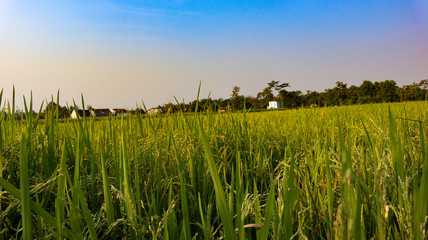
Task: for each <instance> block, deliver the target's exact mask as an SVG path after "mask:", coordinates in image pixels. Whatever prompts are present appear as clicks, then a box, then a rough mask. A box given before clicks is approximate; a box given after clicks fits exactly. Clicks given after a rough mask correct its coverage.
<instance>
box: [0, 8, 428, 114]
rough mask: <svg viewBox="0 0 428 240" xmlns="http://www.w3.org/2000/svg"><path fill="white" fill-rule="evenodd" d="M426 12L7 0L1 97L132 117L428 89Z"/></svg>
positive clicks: (1, 30) (0, 22)
mask: <svg viewBox="0 0 428 240" xmlns="http://www.w3.org/2000/svg"><path fill="white" fill-rule="evenodd" d="M427 13H428V1H426V0H416V1H404V0H402V1H398V0H389V1H368V0H364V1H186V0H182V1H168V2H166V1H144V2H142V1H130V2H128V3H126V2H123V1H12V0H0V79H1V81H0V84H1V85H0V88H4V89H5V92H6V96H7V97H10V94H11V89H12V86H13V85H15V87H16V89H17V95H18V96H20V95H23V94H25V95H27V96H28V95H29V92H30V91H31V90H32V91H33V95H34V97H35V100H36V102H41V101H42V100H43V99H45V98H50V95H51V94H55V93H56V92H57V90H58V89H60V92H61V100H62V104H65V102H68V103H71V101H72V99H73V98H74V99H76V100H77V99H80V94H81V93H83V94H84V96H85V101H86V103H88V104H91V105H93V106H94V107H127V108H133V107H135V105H136V103H137V102H138V103H139V102H141V100H143V101H144V102H145V103H146V104H147V105H148V106H157V105H159V104H163V103H166V102H169V101H173V99H174V96H176V97H177V98H179V99H183V98H184V99H185V101H190V100H193V99H194V98H195V95H196V92H197V87H198V83H199V81H202V90H203V91H202V94H203V96H207V95H208V93H209V92H210V91H211V94H212V96H213V97H223V98H227V97H229V96H230V93H231V91H232V87H233V86H235V85H237V86H240V87H241V93H242V94H244V95H253V96H254V95H256V94H257V92H258V91H260V90H261V89H262V88H263V87H265V85H266V83H267V82H269V81H271V80H277V81H281V82H289V83H290V84H291V86H292V87H291V89H292V90H301V91H303V92H305V91H306V90H317V91H322V90H324V89H326V88H330V87H333V86H334V85H335V82H336V81H343V82H346V83H348V85H352V84H355V85H359V84H360V83H361V82H362V81H363V80H366V79H368V80H371V81H383V80H386V79H393V80H395V81H397V83H398V84H399V85H403V84H410V83H412V82H419V81H420V80H422V79H426V78H428V17H427V15H428V14H427Z"/></svg>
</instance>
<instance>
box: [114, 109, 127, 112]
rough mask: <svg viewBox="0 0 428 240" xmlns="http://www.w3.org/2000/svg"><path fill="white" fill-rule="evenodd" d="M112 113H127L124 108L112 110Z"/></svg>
mask: <svg viewBox="0 0 428 240" xmlns="http://www.w3.org/2000/svg"><path fill="white" fill-rule="evenodd" d="M113 111H114V112H115V113H126V112H127V110H126V109H124V108H113Z"/></svg>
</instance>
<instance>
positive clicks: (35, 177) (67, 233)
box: [0, 100, 428, 239]
mask: <svg viewBox="0 0 428 240" xmlns="http://www.w3.org/2000/svg"><path fill="white" fill-rule="evenodd" d="M0 102H1V100H0ZM13 105H14V104H12V109H11V110H10V111H11V112H13V111H14V109H13V108H14V107H13ZM82 105H84V104H82ZM427 109H428V103H427V102H411V103H394V104H371V105H357V106H347V107H337V108H313V109H298V110H295V109H292V110H285V111H273V112H262V113H248V112H241V113H237V112H235V113H232V112H229V113H214V112H209V111H208V112H207V113H204V114H202V113H195V114H185V113H177V114H165V115H157V116H146V115H141V114H139V113H137V114H135V115H132V114H130V115H128V116H127V117H125V118H116V117H107V118H102V119H101V120H100V119H96V118H86V119H79V120H71V119H66V120H59V119H58V110H57V111H48V112H47V115H46V118H45V119H44V120H43V121H42V120H39V119H38V117H35V118H32V115H31V114H30V115H29V118H27V120H25V121H16V120H15V118H12V117H7V118H6V119H3V118H0V153H1V154H0V196H1V197H0V239H10V238H21V237H23V238H24V239H31V238H57V239H60V238H61V239H63V238H68V239H84V238H91V239H97V238H102V239H192V238H196V239H202V238H203V239H219V238H225V239H289V238H290V237H299V238H305V237H307V238H308V239H333V238H336V239H351V238H353V239H371V238H374V239H387V238H388V239H390V238H399V239H422V238H426V237H427V230H428V209H427V203H428V153H427V151H426V150H427V149H428V144H427V141H426V137H427V135H428V127H427V123H428V121H427V120H428V118H427V117H428V115H427V114H428V112H427ZM27 111H29V112H31V111H32V109H31V104H29V109H27ZM9 116H10V115H9Z"/></svg>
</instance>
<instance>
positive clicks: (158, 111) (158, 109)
mask: <svg viewBox="0 0 428 240" xmlns="http://www.w3.org/2000/svg"><path fill="white" fill-rule="evenodd" d="M160 113H163V110H162V109H161V108H152V109H150V110H149V111H147V114H149V115H155V114H160Z"/></svg>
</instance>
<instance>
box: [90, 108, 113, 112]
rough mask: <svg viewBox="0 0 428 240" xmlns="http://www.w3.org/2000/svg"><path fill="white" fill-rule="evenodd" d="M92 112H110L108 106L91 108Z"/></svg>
mask: <svg viewBox="0 0 428 240" xmlns="http://www.w3.org/2000/svg"><path fill="white" fill-rule="evenodd" d="M93 111H94V113H110V109H108V108H99V109H93Z"/></svg>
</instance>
